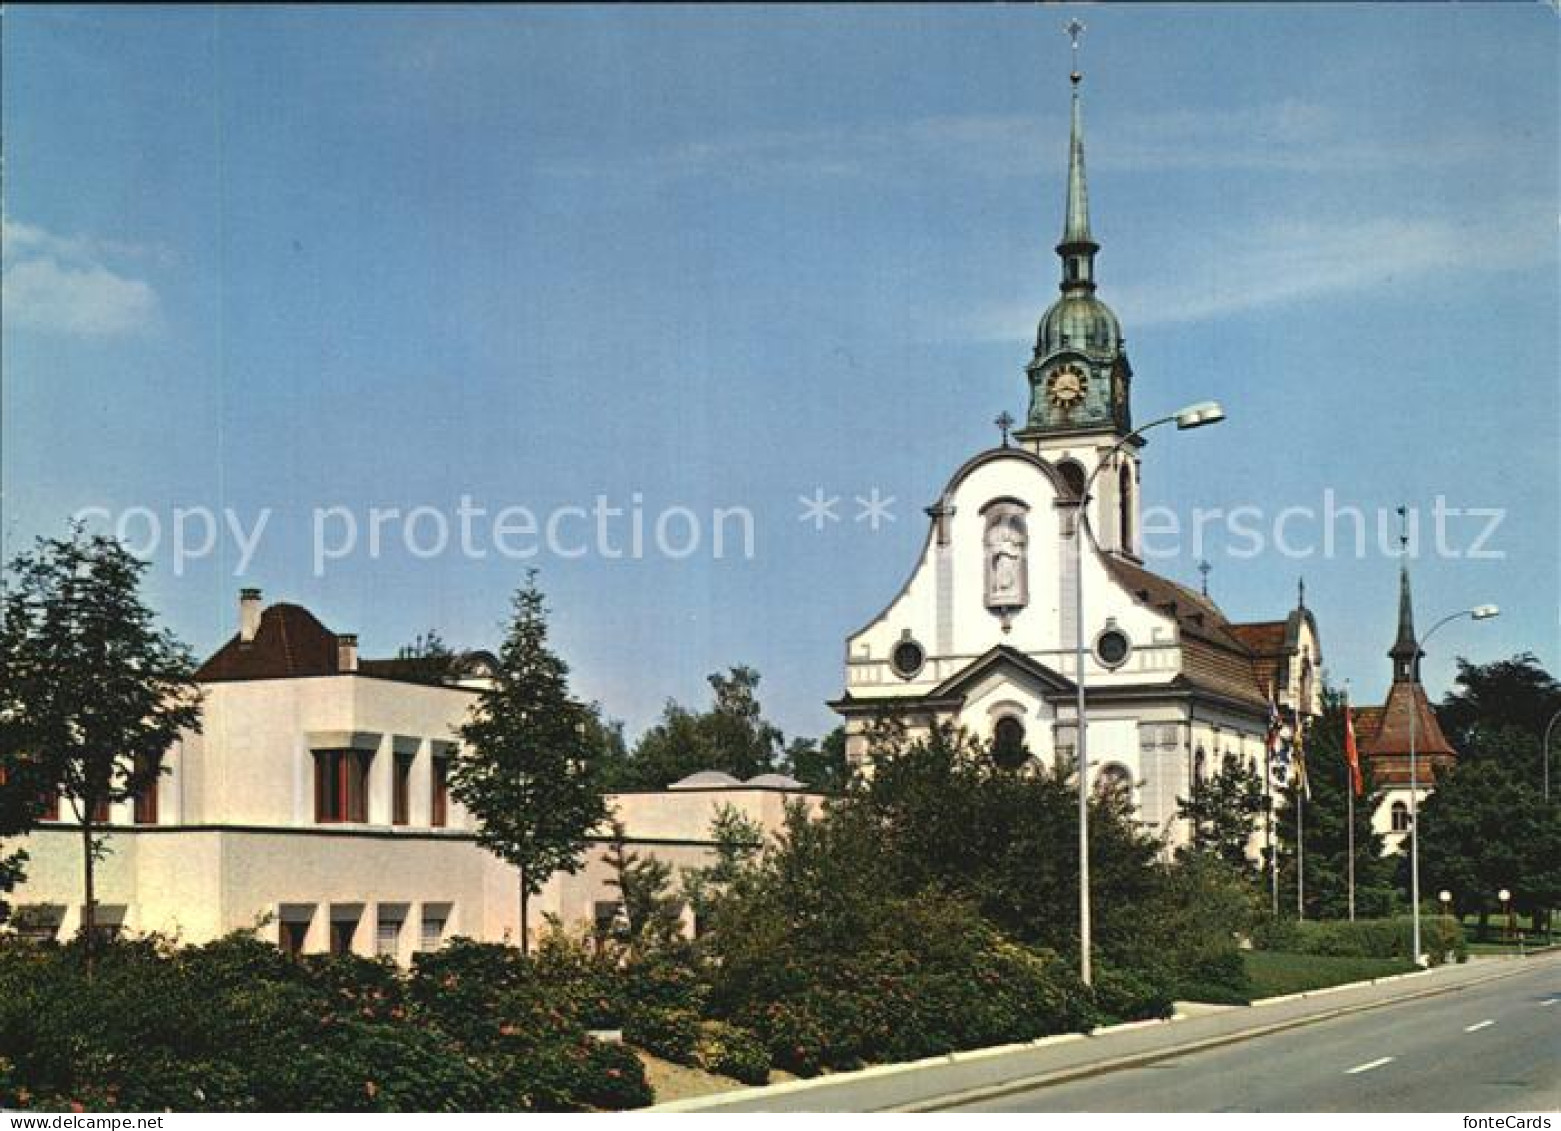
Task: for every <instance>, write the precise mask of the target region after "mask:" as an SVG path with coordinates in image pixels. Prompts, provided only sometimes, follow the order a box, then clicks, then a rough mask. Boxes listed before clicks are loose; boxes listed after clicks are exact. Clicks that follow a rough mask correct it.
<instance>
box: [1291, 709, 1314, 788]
mask: <svg viewBox="0 0 1561 1131" xmlns="http://www.w3.org/2000/svg"><path fill="white" fill-rule="evenodd" d="M1290 758H1291V761H1293V762H1294V763H1295V786H1296V788H1297V789H1299V790H1300V791H1301V792H1302V793H1303V794H1304V795H1305V796H1306V799H1307V800H1308V801H1310V800H1311V799H1312V783H1311V779H1309V778H1308V777H1307V776H1306V716H1305V715H1303V714H1301V712H1299V711H1297V712H1296V713H1295V739H1294V741H1293V742H1292V743H1291V753H1290Z"/></svg>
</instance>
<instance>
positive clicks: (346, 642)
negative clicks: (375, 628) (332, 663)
mask: <svg viewBox="0 0 1561 1131" xmlns="http://www.w3.org/2000/svg"><path fill="white" fill-rule="evenodd" d="M336 670H337V671H338V672H355V671H357V670H358V637H357V634H356V633H352V632H343V633H341V634H340V635H338V636H337V637H336Z"/></svg>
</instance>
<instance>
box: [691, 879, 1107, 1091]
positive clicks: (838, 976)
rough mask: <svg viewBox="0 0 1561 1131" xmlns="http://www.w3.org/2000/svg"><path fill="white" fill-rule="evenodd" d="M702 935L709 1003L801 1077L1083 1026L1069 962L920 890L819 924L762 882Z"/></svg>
mask: <svg viewBox="0 0 1561 1131" xmlns="http://www.w3.org/2000/svg"><path fill="white" fill-rule="evenodd" d="M741 898H743V899H744V902H743V904H742V905H741V907H740V910H741V914H734V915H730V916H729V917H728V918H727V920H726V923H727V925H726V926H725V927H724V928H723V929H722V930H721V931H720V932H718V934H717V936H716V937H714V938H713V939H712V940H711V946H712V948H713V950H714V952H715V954H716V957H717V959H718V961H717V962H716V963H715V964H714V969H715V970H716V972H717V974H716V977H715V984H714V987H713V993H714V996H713V999H712V1005H713V1008H714V1009H715V1011H716V1013H717V1015H718V1016H722V1017H724V1018H726V1019H729V1020H731V1021H733V1022H736V1023H737V1024H740V1025H743V1026H745V1027H746V1028H749V1029H752V1030H753V1031H754V1032H755V1033H756V1034H758V1035H759V1037H760V1038H761V1039H762V1040H763V1041H764V1043H765V1045H766V1046H767V1047H768V1049H769V1051H770V1055H771V1057H772V1059H773V1062H774V1064H775V1065H776V1066H778V1067H781V1068H785V1069H787V1070H788V1071H791V1072H796V1073H798V1074H801V1075H811V1074H815V1073H817V1072H819V1071H821V1070H822V1069H825V1068H834V1069H845V1068H852V1067H856V1066H858V1065H861V1064H863V1063H868V1062H883V1061H897V1060H912V1059H916V1058H918V1057H924V1056H931V1055H934V1054H938V1053H945V1052H950V1051H952V1050H955V1049H968V1048H979V1047H982V1046H986V1045H996V1044H1005V1043H1009V1042H1013V1041H1024V1040H1031V1039H1034V1038H1036V1037H1040V1036H1043V1035H1045V1034H1048V1033H1056V1032H1063V1031H1067V1030H1070V1029H1087V1028H1089V1027H1090V1026H1092V1025H1093V1024H1094V1022H1095V1019H1096V1014H1095V1012H1094V1007H1093V1003H1092V1001H1091V999H1090V997H1089V994H1088V992H1087V991H1086V990H1085V989H1084V987H1083V986H1082V984H1080V982H1079V980H1078V978H1077V976H1076V974H1075V973H1074V972H1073V970H1072V968H1071V966H1070V965H1069V964H1067V963H1064V962H1062V961H1061V960H1060V959H1059V958H1058V957H1057V956H1056V955H1055V954H1053V953H1051V952H1050V951H1041V950H1032V949H1029V948H1026V947H1022V946H1019V945H1017V944H1015V943H1013V942H1010V941H1009V940H1007V939H1006V938H1004V937H1003V936H1002V935H1001V934H1000V933H999V932H998V931H997V929H996V928H994V927H993V926H992V925H991V924H989V923H987V922H986V921H985V920H983V919H981V918H980V916H979V915H977V914H976V913H975V911H974V909H973V908H972V907H971V905H970V904H968V903H966V902H965V901H963V900H960V899H956V898H953V897H950V896H947V895H944V894H942V893H940V892H937V891H935V890H928V891H925V892H923V893H921V894H920V895H918V896H916V897H914V898H910V899H897V898H886V897H884V896H882V895H881V894H880V895H879V896H877V897H876V898H875V899H873V900H871V901H870V902H855V903H852V904H851V905H850V906H849V907H841V908H839V909H838V911H832V913H834V914H839V915H842V916H844V917H846V918H845V920H844V921H842V922H840V923H838V924H830V923H827V922H821V921H820V920H819V919H817V918H816V917H814V916H813V915H811V914H809V912H808V909H807V908H806V907H798V906H794V905H786V904H783V903H782V902H780V901H779V900H778V899H776V898H774V897H773V896H772V895H771V893H769V892H765V891H762V890H755V891H753V892H749V893H745V894H744V896H742V897H741Z"/></svg>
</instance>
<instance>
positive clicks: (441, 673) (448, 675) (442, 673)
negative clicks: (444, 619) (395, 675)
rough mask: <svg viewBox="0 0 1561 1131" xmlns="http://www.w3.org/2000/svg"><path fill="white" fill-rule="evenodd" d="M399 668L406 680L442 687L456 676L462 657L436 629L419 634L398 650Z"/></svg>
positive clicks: (458, 672)
mask: <svg viewBox="0 0 1561 1131" xmlns="http://www.w3.org/2000/svg"><path fill="white" fill-rule="evenodd" d="M396 660H397V661H398V663H397V668H398V670H399V674H400V675H401V677H402V678H404V679H409V680H411V681H413V682H414V683H428V684H433V685H434V686H436V687H438V686H442V685H444V684H447V683H449V682H451V681H452V680H453V679H455V678H456V677H457V676H458V675H459V674H460V671H461V666H462V664H461V657H460V656H459V655H458V654H457V653H456V652H455V651H453V650H452V649H451V648H450V646H449V645H448V644H446V643H445V642H444V639H443V638H442V637H441V636H440V635H439V632H438V630H437V629H432V628H431V629H429V630H428V632H427V633H419V634H418V636H417V637H416V638H415V639H414V640H413V641H412V643H410V644H404V645H402V646H401V648H400V649H398V650H397V652H396Z"/></svg>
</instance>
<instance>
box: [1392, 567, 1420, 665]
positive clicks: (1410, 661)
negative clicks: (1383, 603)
mask: <svg viewBox="0 0 1561 1131" xmlns="http://www.w3.org/2000/svg"><path fill="white" fill-rule="evenodd" d="M1422 655H1424V653H1423V652H1421V651H1420V645H1419V644H1417V643H1415V607H1414V601H1413V600H1412V599H1411V598H1410V595H1409V566H1408V565H1403V566H1400V567H1399V573H1398V637H1397V638H1396V639H1395V640H1394V641H1393V647H1391V648H1389V649H1388V656H1389V658H1391V659H1392V661H1393V682H1394V683H1419V682H1420V657H1421V656H1422Z"/></svg>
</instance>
